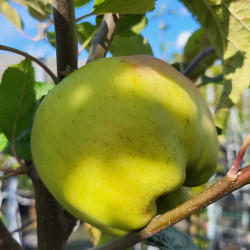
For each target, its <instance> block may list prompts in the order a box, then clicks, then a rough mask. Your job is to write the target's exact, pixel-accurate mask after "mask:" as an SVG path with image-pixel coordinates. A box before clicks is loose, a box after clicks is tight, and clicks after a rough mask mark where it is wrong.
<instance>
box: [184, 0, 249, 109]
mask: <svg viewBox="0 0 250 250" xmlns="http://www.w3.org/2000/svg"><path fill="white" fill-rule="evenodd" d="M182 2H183V3H184V4H185V5H186V6H187V7H188V8H189V10H190V11H191V12H192V13H193V14H194V15H196V16H197V18H198V20H199V22H200V23H201V25H202V27H203V29H204V31H205V32H206V33H207V37H208V39H209V40H210V42H211V44H212V46H213V47H214V48H215V50H216V53H217V55H218V56H219V57H220V59H222V60H223V75H224V79H225V80H224V91H223V93H222V95H221V98H220V101H219V103H218V106H217V109H216V110H217V112H218V111H219V110H220V109H224V110H226V109H228V108H230V107H231V106H233V105H234V104H235V103H237V102H239V100H240V97H241V95H242V92H243V90H244V89H245V88H247V87H249V85H250V70H249V68H250V50H249V44H250V22H249V16H250V1H229V0H227V1H226V0H224V1H222V0H201V1H192V2H191V1H189V0H182Z"/></svg>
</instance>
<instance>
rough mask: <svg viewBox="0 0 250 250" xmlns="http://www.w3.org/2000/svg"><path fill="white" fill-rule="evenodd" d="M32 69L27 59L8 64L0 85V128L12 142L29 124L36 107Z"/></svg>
mask: <svg viewBox="0 0 250 250" xmlns="http://www.w3.org/2000/svg"><path fill="white" fill-rule="evenodd" d="M34 83H35V81H34V69H33V68H32V66H31V62H30V61H29V60H27V59H25V60H24V61H22V62H21V63H19V64H17V65H13V66H10V67H9V68H8V69H7V70H6V71H5V72H4V74H3V78H2V83H1V85H0V114H1V116H0V130H1V131H2V132H3V133H4V135H5V136H6V137H7V138H8V140H9V141H10V142H11V143H13V142H14V138H16V137H17V136H19V135H20V134H21V133H22V132H23V130H24V129H26V128H28V127H29V126H30V120H31V117H32V115H33V113H34V111H35V109H36V100H35V91H34Z"/></svg>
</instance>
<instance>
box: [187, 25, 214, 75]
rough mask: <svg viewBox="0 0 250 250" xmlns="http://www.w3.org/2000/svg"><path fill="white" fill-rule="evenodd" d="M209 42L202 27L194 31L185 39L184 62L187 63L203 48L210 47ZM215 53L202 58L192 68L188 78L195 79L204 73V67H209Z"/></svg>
mask: <svg viewBox="0 0 250 250" xmlns="http://www.w3.org/2000/svg"><path fill="white" fill-rule="evenodd" d="M210 46H211V44H210V42H209V40H208V38H207V35H206V33H205V32H204V29H199V30H197V31H195V32H194V33H193V34H192V35H191V36H190V38H189V39H188V41H187V44H186V46H185V49H184V62H185V63H186V64H187V65H189V64H190V63H191V62H192V60H193V59H194V58H195V57H196V56H197V55H198V54H199V53H200V52H201V51H203V50H204V49H206V48H208V47H210ZM216 58H217V56H216V54H211V55H209V56H207V57H206V58H204V59H203V60H202V61H201V62H200V63H199V65H198V66H197V67H196V68H195V69H194V70H193V72H192V73H191V75H190V76H189V78H190V79H191V80H196V79H197V78H198V77H199V76H201V75H202V74H204V73H205V71H206V69H207V68H208V67H210V66H211V65H212V64H213V63H214V61H215V59H216Z"/></svg>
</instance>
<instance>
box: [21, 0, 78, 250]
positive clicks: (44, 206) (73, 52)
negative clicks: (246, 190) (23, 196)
mask: <svg viewBox="0 0 250 250" xmlns="http://www.w3.org/2000/svg"><path fill="white" fill-rule="evenodd" d="M52 6H53V17H54V24H55V33H56V53H57V73H58V80H59V81H60V80H62V79H63V78H64V77H65V76H66V75H67V74H69V73H70V72H71V71H72V70H75V69H77V59H78V53H77V36H76V22H75V13H74V11H75V9H74V0H53V2H52ZM26 165H27V166H28V167H29V176H30V178H31V180H32V182H33V186H34V190H35V198H36V213H37V234H38V249H39V250H48V249H56V250H63V249H65V247H66V243H67V240H68V238H69V236H70V234H71V232H72V230H73V228H74V226H75V225H76V221H77V220H76V218H75V217H73V216H72V215H70V214H69V213H67V212H66V211H65V210H64V209H63V207H62V206H61V205H60V204H59V203H58V202H57V201H56V200H55V199H54V197H53V196H52V195H51V194H50V193H49V191H48V190H47V188H46V187H45V185H44V184H43V182H42V181H41V179H40V177H39V176H38V173H37V171H36V169H35V166H34V165H33V164H32V162H26Z"/></svg>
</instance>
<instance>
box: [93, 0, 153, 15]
mask: <svg viewBox="0 0 250 250" xmlns="http://www.w3.org/2000/svg"><path fill="white" fill-rule="evenodd" d="M154 5H155V0H137V1H134V0H127V1H124V0H115V1H114V0H95V3H94V7H93V13H95V14H104V13H120V14H143V13H145V12H147V11H152V10H154Z"/></svg>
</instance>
